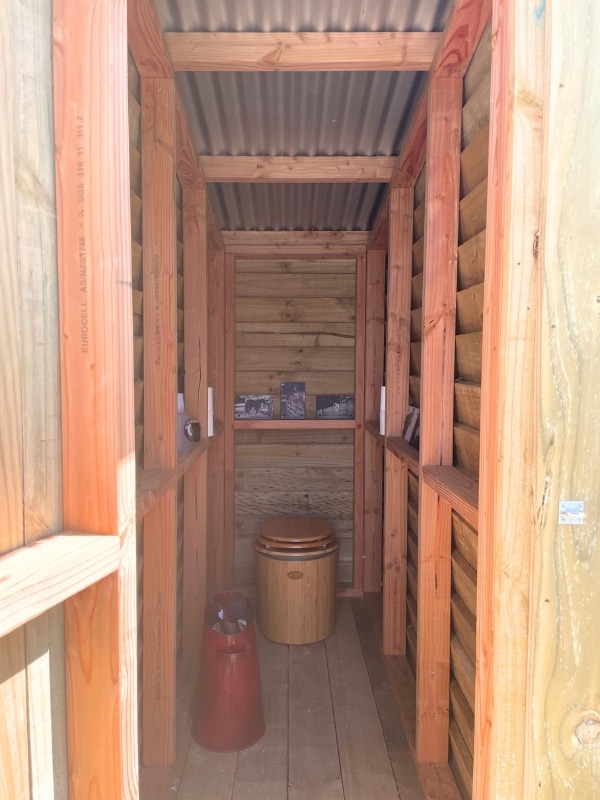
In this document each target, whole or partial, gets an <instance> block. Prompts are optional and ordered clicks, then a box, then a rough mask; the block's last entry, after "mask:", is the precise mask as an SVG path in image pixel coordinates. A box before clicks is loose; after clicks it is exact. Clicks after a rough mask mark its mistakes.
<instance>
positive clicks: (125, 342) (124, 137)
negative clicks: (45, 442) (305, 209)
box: [54, 0, 138, 798]
mask: <svg viewBox="0 0 600 800" xmlns="http://www.w3.org/2000/svg"><path fill="white" fill-rule="evenodd" d="M125 32H126V6H125V3H124V2H123V3H122V2H118V0H115V2H112V3H108V4H104V5H101V4H89V5H86V6H85V7H79V6H78V7H75V6H73V5H72V4H69V3H60V4H58V6H56V5H55V8H54V66H55V72H54V80H55V84H54V92H55V131H56V184H57V221H58V256H59V276H60V309H61V312H60V326H61V364H62V370H61V371H62V389H61V394H62V405H63V415H62V419H63V429H62V432H63V513H64V524H65V526H67V527H68V528H71V529H74V530H82V531H92V532H95V533H98V534H102V533H104V534H113V535H117V536H119V538H120V542H121V548H120V568H119V571H118V572H114V573H112V574H111V575H109V576H108V577H106V578H103V579H102V580H100V581H98V582H97V583H95V584H94V585H93V586H91V587H90V588H89V589H85V590H84V591H82V592H80V593H79V594H77V595H76V596H74V597H72V598H71V599H70V600H68V601H67V602H66V605H65V617H66V654H67V698H68V720H69V730H68V748H69V788H70V796H71V797H72V798H84V797H85V798H87V797H89V796H90V793H95V794H97V795H98V796H103V797H131V798H133V797H137V791H138V790H137V785H138V770H137V742H136V741H135V732H136V730H137V697H136V684H137V680H136V672H137V670H136V652H135V651H136V609H135V604H134V598H135V592H134V591H133V583H134V581H135V544H134V524H133V523H134V518H135V514H134V509H135V506H134V492H135V476H134V424H133V414H132V413H131V414H129V413H127V410H128V409H131V408H132V406H133V354H132V343H131V342H132V339H131V331H132V324H133V323H132V299H131V246H130V238H129V219H130V211H129V170H128V158H129V145H128V102H127V41H126V35H125ZM92 52H93V53H94V54H95V57H94V59H93V61H89V62H88V59H89V55H90V53H92ZM82 63H88V64H89V66H88V68H87V69H86V71H85V78H87V79H85V78H84V73H83V72H82V69H81V66H80V65H81V64H82ZM92 85H93V87H94V91H93V93H91V92H90V91H89V88H90V86H92ZM98 176H101V179H98Z"/></svg>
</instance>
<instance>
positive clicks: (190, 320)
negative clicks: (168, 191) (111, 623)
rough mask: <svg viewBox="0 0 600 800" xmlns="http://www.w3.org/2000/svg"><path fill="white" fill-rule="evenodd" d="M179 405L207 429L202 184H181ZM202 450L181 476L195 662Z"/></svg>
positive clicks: (186, 653)
mask: <svg viewBox="0 0 600 800" xmlns="http://www.w3.org/2000/svg"><path fill="white" fill-rule="evenodd" d="M182 203H183V271H184V275H183V279H184V287H185V292H184V326H185V331H184V339H185V348H184V373H185V380H184V387H185V389H184V407H185V410H186V412H187V413H188V414H190V416H191V417H192V418H193V419H197V420H199V421H200V435H201V438H203V439H206V437H207V429H208V383H207V377H208V277H207V274H208V252H207V246H208V243H207V233H206V229H207V225H206V217H207V203H206V190H205V189H204V187H203V186H200V187H197V188H191V187H185V186H184V188H183V198H182ZM207 462H208V455H207V454H206V453H204V454H203V455H202V456H201V457H200V458H199V459H198V460H197V461H196V462H195V463H194V465H193V467H192V468H191V469H189V470H188V471H187V472H186V473H185V476H184V522H183V525H184V531H183V563H184V571H183V657H184V660H185V662H186V663H189V664H190V665H197V663H198V658H199V654H200V644H201V638H200V636H201V632H202V625H201V622H200V621H201V620H203V618H204V601H205V597H206V577H207V576H206V567H207V552H206V549H207V548H206V545H207V541H206V540H207V492H206V486H207V484H206V481H207V468H208V465H207Z"/></svg>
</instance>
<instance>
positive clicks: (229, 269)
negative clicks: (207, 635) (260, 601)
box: [221, 255, 261, 588]
mask: <svg viewBox="0 0 600 800" xmlns="http://www.w3.org/2000/svg"><path fill="white" fill-rule="evenodd" d="M224 311H225V317H224V319H225V336H224V340H225V361H224V364H225V396H224V400H223V424H224V426H225V433H224V439H223V441H224V450H225V452H224V477H225V498H224V499H225V502H224V509H225V513H224V519H223V523H224V524H223V535H222V539H221V549H222V553H223V575H222V580H223V584H224V586H225V587H226V588H228V587H230V586H233V576H234V571H235V555H234V553H235V551H234V542H235V511H234V509H235V486H234V470H235V453H234V438H233V403H232V398H233V397H234V396H235V393H236V391H241V392H243V391H244V389H243V388H241V387H240V388H238V387H237V386H236V374H235V322H236V304H235V258H234V256H232V255H226V256H225V309H224ZM249 391H250V392H252V391H256V390H255V389H253V388H252V387H250V389H249ZM259 391H261V390H259Z"/></svg>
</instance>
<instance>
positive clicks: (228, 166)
mask: <svg viewBox="0 0 600 800" xmlns="http://www.w3.org/2000/svg"><path fill="white" fill-rule="evenodd" d="M199 160H200V165H201V167H202V170H203V172H204V176H205V178H206V180H207V181H208V182H209V183H211V182H213V183H387V182H388V181H389V179H390V177H391V175H392V168H393V166H394V165H395V163H396V158H395V157H394V156H200V159H199Z"/></svg>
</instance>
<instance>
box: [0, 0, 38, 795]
mask: <svg viewBox="0 0 600 800" xmlns="http://www.w3.org/2000/svg"><path fill="white" fill-rule="evenodd" d="M0 44H1V54H0V75H1V78H0V100H1V101H2V107H3V109H4V113H3V114H2V120H1V121H0V138H1V140H2V147H1V148H0V167H1V169H2V173H1V174H2V178H1V181H0V256H1V258H2V264H3V265H4V268H3V270H2V276H1V278H0V282H1V288H2V290H1V292H0V334H1V335H0V341H1V344H0V364H1V367H0V370H1V381H0V387H1V388H0V409H1V410H2V417H1V419H2V423H1V424H2V428H1V436H0V464H1V466H0V486H1V488H0V531H1V533H0V552H2V553H7V552H9V551H11V550H14V549H15V548H20V547H22V545H23V544H24V523H23V505H24V504H23V495H24V488H25V487H24V484H23V457H24V454H23V450H22V443H21V437H22V431H23V418H22V409H21V391H22V388H21V387H22V376H21V370H20V367H19V361H20V358H19V356H20V353H21V347H22V344H21V341H20V333H19V331H20V312H19V273H18V260H17V255H18V249H17V238H18V228H17V201H16V197H15V146H16V145H17V146H18V143H17V142H15V132H14V130H13V114H18V113H19V110H20V109H19V107H18V105H17V107H16V108H15V107H14V106H15V104H16V103H15V100H14V99H13V98H14V83H13V80H14V79H16V76H14V78H13V49H14V50H15V51H16V54H15V59H16V60H18V58H19V55H18V53H19V43H18V42H17V41H14V40H13V9H12V4H10V3H5V4H3V6H2V8H1V9H0ZM0 664H1V667H0V712H1V720H2V721H1V722H0V775H1V777H0V792H1V793H2V794H3V795H5V796H6V797H23V798H25V800H29V798H30V796H31V795H30V784H29V770H30V761H29V743H28V731H27V670H26V652H25V632H24V630H23V629H20V630H17V631H15V633H13V634H12V635H10V636H8V637H5V638H4V639H2V640H0Z"/></svg>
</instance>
